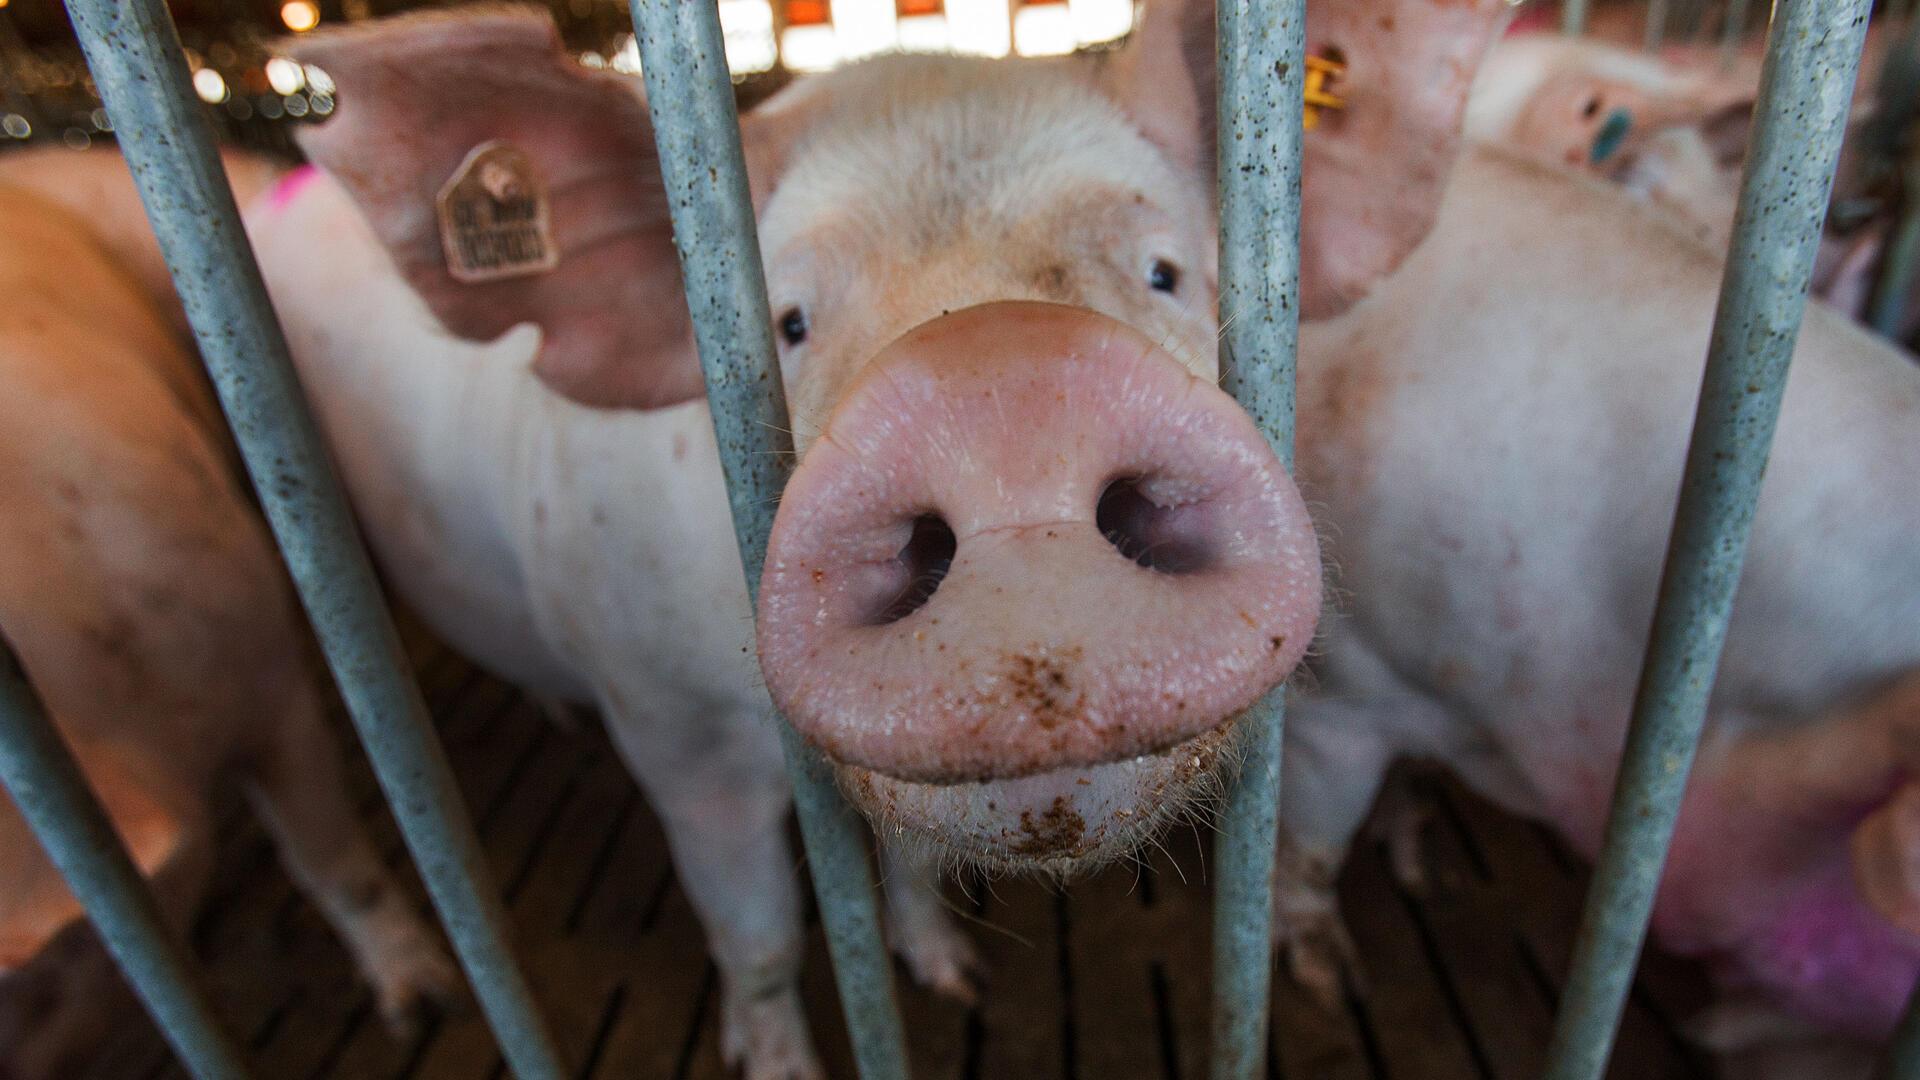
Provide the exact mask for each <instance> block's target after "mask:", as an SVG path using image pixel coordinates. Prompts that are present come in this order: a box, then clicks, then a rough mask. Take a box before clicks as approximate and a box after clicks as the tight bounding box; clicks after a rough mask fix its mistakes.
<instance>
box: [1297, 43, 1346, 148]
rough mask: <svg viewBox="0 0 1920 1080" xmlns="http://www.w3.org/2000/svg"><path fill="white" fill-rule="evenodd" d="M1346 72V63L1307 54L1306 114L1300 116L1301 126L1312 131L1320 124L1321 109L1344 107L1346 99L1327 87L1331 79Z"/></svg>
mask: <svg viewBox="0 0 1920 1080" xmlns="http://www.w3.org/2000/svg"><path fill="white" fill-rule="evenodd" d="M1346 73H1347V65H1345V64H1343V63H1341V62H1339V61H1338V60H1330V59H1327V58H1326V57H1323V56H1314V55H1312V54H1308V56H1307V79H1306V82H1307V93H1306V100H1307V114H1306V116H1305V117H1303V118H1302V123H1301V127H1302V128H1304V129H1305V130H1307V131H1312V130H1313V129H1314V128H1317V127H1319V126H1320V110H1321V109H1344V108H1346V107H1347V99H1346V98H1343V97H1340V96H1339V95H1337V94H1335V93H1334V92H1333V91H1332V90H1330V89H1328V87H1329V86H1330V85H1331V84H1332V83H1333V80H1335V79H1338V78H1339V77H1340V76H1342V75H1345V74H1346Z"/></svg>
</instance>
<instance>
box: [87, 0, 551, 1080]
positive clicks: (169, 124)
mask: <svg viewBox="0 0 1920 1080" xmlns="http://www.w3.org/2000/svg"><path fill="white" fill-rule="evenodd" d="M67 10H68V11H69V12H70V13H71V14H72V16H73V23H74V26H75V28H76V29H77V30H78V31H79V36H80V44H81V46H82V48H83V49H84V50H85V52H86V57H87V66H88V67H90V68H91V69H92V70H93V77H94V81H95V82H96V83H97V84H98V86H99V88H100V96H101V98H102V100H103V101H104V102H105V104H106V107H107V112H108V114H109V115H110V116H111V117H112V119H113V125H114V130H115V131H116V132H117V133H118V137H119V140H120V146H121V149H122V151H123V152H124V153H125V155H126V158H127V163H128V165H129V166H130V167H131V168H132V171H133V177H134V181H135V183H136V185H137V186H138V187H139V190H140V198H141V201H142V202H144V203H145V204H146V208H147V216H148V218H149V220H151V221H152V223H153V229H154V233H155V234H156V236H157V237H158V239H159V241H160V250H161V251H162V252H163V253H164V254H165V255H166V259H167V266H168V269H169V270H170V271H171V273H172V275H173V283H174V286H175V287H176V288H177V289H178V290H179V292H180V299H181V301H182V302H183V303H184V304H185V306H186V311H187V319H188V321H189V322H190V323H191V324H192V326H193V331H194V337H195V338H196V339H197V340H198V341H199V344H200V351H201V355H202V356H203V357H204V359H205V361H206V365H207V370H208V372H209V374H211V375H212V377H213V384H214V388H215V390H216V391H217V392H218V394H219V396H220V404H221V407H222V408H223V409H224V410H225V411H226V415H227V421H228V423H229V424H231V425H232V427H233V432H234V436H235V437H236V439H237V440H238V442H239V445H240V451H241V454H242V455H243V456H244V457H245V458H246V462H247V469H248V472H249V473H250V474H251V475H252V477H253V484H254V489H255V490H256V491H257V492H259V495H260V500H261V502H262V504H263V505H264V507H265V509H266V513H267V521H268V523H269V524H270V525H271V526H272V527H273V533H274V536H275V537H276V538H277V539H278V540H279V543H280V549H281V552H282V553H283V554H284V555H285V557H286V560H287V565H288V568H289V569H290V570H291V571H292V573H293V579H294V582H295V583H296V584H297V585H298V586H299V590H300V597H301V600H302V601H303V602H304V603H305V605H306V609H307V614H308V617H309V618H311V619H312V621H313V627H314V630H315V632H316V633H317V634H318V636H319V639H320V644H321V646H322V648H323V649H324V650H325V651H326V655H327V662H328V664H329V665H330V666H331V667H332V669H333V674H334V677H335V679H336V680H338V682H339V684H340V690H341V693H342V696H344V697H345V699H346V703H347V709H348V712H349V714H350V715H351V716H352V718H353V722H354V726H355V727H356V728H357V729H358V731H359V733H360V741H361V742H362V743H363V744H364V745H365V746H366V748H367V753H368V756H369V757H371V758H372V760H373V766H374V772H375V773H376V775H377V776H378V777H379V779H380V786H381V788H382V789H383V790H384V791H385V792H386V796H387V802H388V804H389V805H390V806H392V808H393V814H394V817H395V819H396V820H397V821H398V822H399V825H400V830H401V833H402V835H404V836H405V838H406V841H407V847H408V848H409V849H410V850H411V851H412V852H413V857H414V860H415V862H416V863H417V864H418V865H419V868H420V875H421V877H422V879H424V880H425V882H426V885H427V891H428V893H429V894H430V895H431V896H432V897H433V902H434V905H435V907H436V908H438V910H439V912H440V917H441V919H442V920H443V921H444V922H445V924H446V927H447V933H448V936H449V938H451V939H452V942H453V946H454V949H455V951H456V952H457V953H458V954H459V956H460V961H461V964H462V965H463V966H464V967H465V969H466V972H467V977H468V979H469V980H471V982H472V984H473V987H474V991H475V993H476V995H477V996H478V998H479V1000H480V1006H481V1008H482V1009H483V1010H484V1011H485V1013H486V1016H487V1019H488V1021H489V1022H490V1023H491V1024H492V1026H493V1030H494V1033H495V1034H496V1035H497V1036H498V1037H499V1040H500V1046H501V1049H502V1051H503V1052H504V1054H505V1056H506V1060H507V1063H508V1064H509V1065H511V1066H512V1068H513V1070H514V1072H515V1073H516V1074H517V1075H519V1076H520V1077H522V1078H523V1080H559V1078H560V1076H561V1075H562V1069H561V1066H560V1058H559V1055H558V1053H557V1052H556V1051H555V1049H554V1043H553V1040H552V1038H551V1037H550V1036H549V1034H548V1032H547V1029H546V1025H545V1023H544V1022H543V1021H542V1019H541V1018H540V1015H539V1011H538V1009H537V1007H536V1006H535V1004H534V1000H533V995H532V993H531V992H530V991H529V989H528V987H527V983H526V980H525V978H524V977H523V976H522V975H521V973H520V969H519V968H518V966H516V964H515V963H514V959H513V955H512V952H511V950H510V949H509V946H508V942H507V919H506V913H505V911H504V909H503V908H502V907H501V904H500V899H499V894H498V893H497V892H496V891H495V890H494V888H493V886H492V884H491V881H490V876H491V875H490V874H489V873H488V870H487V865H486V859H485V856H484V855H483V854H482V852H481V850H480V844H479V841H478V839H477V838H476V837H475V835H474V832H473V825H472V823H471V821H470V820H469V819H468V817H467V816H466V814H465V812H464V808H463V806H462V802H461V798H460V790H459V788H458V787H457V786H456V785H455V784H454V780H453V773H452V771H451V770H450V769H449V768H448V767H447V761H446V756H445V754H444V753H443V751H442V749H441V747H440V743H439V741H438V740H437V738H436V737H435V734H434V730H433V725H432V721H431V720H430V719H429V717H428V715H427V710H426V705H425V703H424V702H423V701H422V700H421V697H420V689H419V687H418V685H416V684H415V682H414V680H413V678H412V677H411V675H410V674H409V673H408V670H407V667H406V658H405V654H404V653H403V652H402V650H401V645H400V639H399V635H398V634H396V633H395V631H394V628H393V623H392V620H391V619H390V618H389V616H388V613H387V608H386V604H385V602H384V601H383V600H382V598H381V595H380V590H379V586H378V585H377V584H376V583H375V581H374V577H373V571H372V568H371V566H370V565H369V564H368V562H367V556H366V552H365V550H364V549H363V548H362V547H361V545H360V541H359V537H358V535H357V533H356V532H355V530H354V526H353V519H352V518H351V517H350V516H349V514H348V512H347V504H346V499H345V497H344V495H343V494H342V491H341V488H340V482H339V479H338V477H337V476H336V475H335V473H334V470H333V465H332V462H331V460H330V459H329V458H328V456H327V451H326V447H325V445H324V443H323V442H322V441H321V438H320V433H319V431H318V429H317V428H316V427H315V426H314V423H313V419H312V416H311V415H310V414H309V412H308V411H307V407H306V401H305V398H304V396H303V395H302V393H301V390H300V383H299V380H298V379H297V378H296V377H295V374H294V370H293V365H292V362H291V360H290V359H289V357H288V355H287V346H286V340H285V339H284V338H283V337H282V336H281V333H280V327H279V324H278V323H277V322H276V321H275V319H274V316H273V308H272V305H271V303H270V302H269V301H268V298H267V291H266V287H265V285H264V284H262V282H261V280H260V271H259V267H258V266H256V265H255V263H254V261H253V253H252V251H251V249H249V248H248V246H247V240H246V235H245V233H243V232H242V231H241V227H240V215H239V211H238V210H237V208H236V207H235V206H234V201H233V192H232V190H231V189H229V188H228V186H227V182H226V178H225V176H224V175H223V173H222V171H221V167H220V159H219V157H218V156H217V155H216V153H215V151H214V141H213V133H212V131H211V130H210V129H209V127H208V124H207V120H206V117H205V114H204V113H203V112H202V111H201V108H200V105H199V102H198V101H196V100H195V98H194V94H193V91H192V88H191V87H190V85H189V82H188V75H187V67H186V63H185V60H184V58H183V55H182V53H181V48H180V38H179V34H178V32H177V31H176V30H175V28H174V25H173V20H172V19H171V17H169V15H168V14H167V9H166V6H165V4H164V2H163V0H68V3H67Z"/></svg>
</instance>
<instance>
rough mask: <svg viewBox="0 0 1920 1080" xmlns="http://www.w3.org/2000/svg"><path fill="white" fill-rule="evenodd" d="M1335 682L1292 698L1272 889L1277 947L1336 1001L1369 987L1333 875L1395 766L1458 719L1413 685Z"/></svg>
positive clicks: (1328, 1002) (1433, 745)
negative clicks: (1350, 688)
mask: <svg viewBox="0 0 1920 1080" xmlns="http://www.w3.org/2000/svg"><path fill="white" fill-rule="evenodd" d="M1337 685H1338V684H1337V683H1336V682H1334V681H1333V680H1331V679H1330V680H1329V683H1328V685H1327V687H1326V688H1325V691H1326V692H1325V693H1316V694H1295V695H1292V696H1291V698H1290V699H1289V705H1288V710H1287V711H1288V716H1287V726H1286V745H1285V748H1284V754H1285V756H1284V758H1283V759H1282V764H1281V783H1280V837H1279V852H1278V858H1277V865H1276V868H1275V872H1274V874H1275V876H1274V894H1273V909H1274V910H1273V914H1274V946H1275V948H1276V949H1278V950H1280V951H1281V952H1282V953H1283V954H1284V955H1285V958H1286V961H1287V970H1288V972H1289V973H1290V974H1291V975H1292V976H1293V978H1294V980H1295V981H1296V982H1298V983H1299V984H1300V985H1301V987H1302V988H1304V989H1305V990H1307V991H1308V992H1309V993H1310V994H1311V995H1312V996H1313V997H1314V999H1315V1000H1316V1001H1318V1002H1319V1003H1320V1004H1321V1005H1323V1006H1326V1007H1328V1008H1329V1009H1338V1008H1340V1007H1341V1006H1342V1003H1343V1000H1344V998H1345V995H1346V992H1347V990H1348V989H1349V988H1352V989H1353V990H1354V991H1355V992H1359V991H1360V990H1361V987H1362V972H1361V970H1360V965H1359V953H1358V951H1357V950H1356V949H1355V948H1354V944H1353V938H1352V937H1351V935H1349V934H1348V933H1347V928H1346V925H1345V923H1344V922H1343V921H1342V920H1341V918H1340V908H1339V902H1338V898H1337V897H1336V896H1335V895H1334V879H1335V877H1336V876H1337V875H1338V874H1339V871H1340V866H1341V864H1342V863H1344V862H1345V861H1346V856H1347V852H1348V850H1349V848H1350V847H1351V846H1352V843H1353V837H1354V834H1355V833H1356V832H1357V831H1358V830H1359V829H1360V826H1361V825H1362V824H1363V823H1364V822H1365V821H1366V819H1367V815H1368V812H1369V811H1370V810H1371V809H1372V807H1373V803H1374V799H1375V797H1376V796H1378V795H1379V793H1380V788H1381V784H1382V782H1383V781H1384V780H1385V778H1386V775H1387V769H1388V768H1389V767H1390V766H1391V765H1392V764H1393V763H1394V761H1395V760H1396V759H1398V758H1400V757H1404V756H1413V755H1421V756H1430V755H1435V753H1436V750H1437V741H1438V739H1439V738H1440V737H1441V733H1444V732H1446V731H1448V730H1449V729H1450V728H1451V727H1452V726H1454V725H1453V721H1452V720H1451V719H1450V718H1449V717H1448V715H1447V714H1446V712H1445V711H1444V710H1442V709H1440V708H1439V707H1438V706H1436V705H1434V704H1433V703H1432V702H1431V701H1429V700H1428V699H1425V698H1423V697H1420V696H1418V695H1417V694H1414V693H1412V692H1410V691H1409V692H1398V693H1392V694H1381V695H1374V696H1367V695H1354V696H1349V695H1347V694H1344V693H1339V692H1337V691H1336V689H1335V687H1336V686H1337ZM1370 685H1378V683H1377V682H1376V681H1370ZM1423 733H1424V734H1423ZM1442 760H1444V758H1442Z"/></svg>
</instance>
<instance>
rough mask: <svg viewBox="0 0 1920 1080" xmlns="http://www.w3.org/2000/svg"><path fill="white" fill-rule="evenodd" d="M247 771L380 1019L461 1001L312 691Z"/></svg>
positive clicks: (400, 1027)
mask: <svg viewBox="0 0 1920 1080" xmlns="http://www.w3.org/2000/svg"><path fill="white" fill-rule="evenodd" d="M276 725H277V726H275V727H274V729H273V731H272V733H271V738H270V742H269V744H268V745H267V746H266V747H265V748H264V749H263V750H262V751H261V752H260V753H259V755H258V756H257V758H256V759H255V760H254V761H252V762H250V763H249V766H250V767H248V768H247V769H246V771H245V774H244V777H243V779H244V782H245V785H246V789H247V795H248V798H249V799H250V800H251V801H252V803H253V805H254V808H255V810H256V811H257V812H258V813H259V815H260V818H261V820H262V821H263V822H265V824H266V826H267V829H268V831H270V832H271V833H272V834H273V837H274V841H275V843H276V844H277V846H278V847H279V850H280V858H281V861H282V862H283V863H284V864H285V866H286V868H287V872H288V874H289V875H290V876H291V877H292V878H293V880H294V882H295V883H296V884H298V885H299V887H300V889H301V891H303V892H304V893H306V895H307V897H308V898H309V899H310V900H312V901H313V903H314V904H315V906H317V907H318V908H319V909H320V912H321V914H322V915H323V916H325V918H326V920H327V922H328V923H330V924H331V925H332V926H333V928H334V931H335V932H336V933H338V934H339V935H340V937H341V939H342V940H343V941H345V942H346V945H347V948H348V949H349V950H350V951H351V952H352V953H353V956H354V959H355V961H356V962H357V964H358V965H359V968H360V971H361V972H362V973H363V975H364V976H365V977H366V979H367V981H368V982H369V983H370V984H372V987H373V991H374V996H375V999H376V1001H377V1002H378V1005H379V1008H380V1015H381V1016H382V1018H383V1019H385V1021H386V1022H387V1024H388V1025H389V1026H390V1027H391V1028H392V1029H393V1030H395V1031H396V1032H401V1033H405V1032H409V1031H412V1030H414V1028H415V1026H416V1025H417V1024H418V1023H419V1021H420V1019H421V1016H422V1014H423V1013H424V1012H425V1011H426V1009H427V1008H428V1007H429V1006H432V1005H440V1006H451V1005H455V1004H458V1003H461V1002H462V1001H463V1000H464V990H463V983H462V982H461V979H460V973H459V970H458V969H457V968H455V966H454V964H453V961H452V960H451V959H449V957H448V955H447V953H446V950H445V949H444V948H443V947H442V946H441V944H440V940H439V938H438V936H437V935H436V934H435V933H434V931H433V930H432V929H431V928H429V927H428V925H427V924H426V922H425V921H424V920H423V919H422V917H421V915H420V912H419V908H418V907H417V906H416V904H415V903H414V901H413V900H412V899H410V898H409V896H408V895H407V892H406V890H405V889H403V888H401V886H400V883H399V882H398V881H397V880H395V878H394V876H393V875H392V874H391V873H389V872H388V870H387V868H386V866H385V865H384V864H383V863H382V862H381V860H380V857H379V854H378V852H377V851H376V850H375V848H374V846H373V843H372V841H371V840H370V839H369V838H368V836H367V834H366V831H365V829H364V828H363V826H362V824H361V821H360V817H359V814H358V813H357V812H356V810H355V809H354V807H353V805H352V803H351V802H349V801H348V799H347V796H346V791H347V787H346V777H345V775H344V771H343V769H342V767H341V762H340V756H339V748H338V747H337V746H335V745H334V743H333V739H332V736H331V735H330V734H329V732H328V731H327V729H326V728H325V726H324V725H323V723H322V721H321V718H320V713H319V708H318V706H317V705H316V704H314V703H313V702H312V701H311V699H310V698H308V697H307V696H306V695H302V694H296V695H294V703H293V704H292V706H291V707H290V708H288V709H287V711H286V713H285V714H284V715H283V716H281V717H279V718H278V719H277V722H276Z"/></svg>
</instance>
